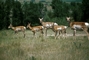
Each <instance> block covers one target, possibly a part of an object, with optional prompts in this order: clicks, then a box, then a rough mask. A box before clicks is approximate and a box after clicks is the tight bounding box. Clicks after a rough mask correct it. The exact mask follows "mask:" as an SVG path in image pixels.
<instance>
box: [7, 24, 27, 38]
mask: <svg viewBox="0 0 89 60" xmlns="http://www.w3.org/2000/svg"><path fill="white" fill-rule="evenodd" d="M8 28H11V29H13V30H14V31H15V33H17V32H18V31H22V32H23V34H24V37H25V30H26V27H25V26H16V27H13V26H12V24H10V25H9V26H8Z"/></svg>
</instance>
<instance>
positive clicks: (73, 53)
mask: <svg viewBox="0 0 89 60" xmlns="http://www.w3.org/2000/svg"><path fill="white" fill-rule="evenodd" d="M71 33H72V31H71V30H70V29H68V30H67V34H71ZM77 34H80V35H81V36H77V37H76V40H74V39H73V37H72V36H67V38H66V39H62V38H60V39H56V40H55V39H54V32H52V31H51V30H48V35H49V36H47V37H44V38H41V37H39V33H37V36H38V37H37V38H34V37H33V35H32V32H31V31H30V30H26V38H23V34H22V33H21V32H19V33H18V34H15V33H14V32H13V30H2V31H0V60H89V40H88V39H87V37H86V36H82V34H84V32H80V31H78V32H77Z"/></svg>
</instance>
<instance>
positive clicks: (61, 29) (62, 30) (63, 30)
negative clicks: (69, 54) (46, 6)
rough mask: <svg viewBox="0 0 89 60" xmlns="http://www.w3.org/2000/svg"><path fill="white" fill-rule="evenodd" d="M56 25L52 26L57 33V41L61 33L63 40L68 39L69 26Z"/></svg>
mask: <svg viewBox="0 0 89 60" xmlns="http://www.w3.org/2000/svg"><path fill="white" fill-rule="evenodd" d="M54 24H55V23H54ZM54 24H53V26H52V29H53V31H54V32H55V39H57V37H58V36H59V35H60V34H61V33H62V34H63V38H64V37H66V29H67V26H64V25H54ZM57 34H58V36H57Z"/></svg>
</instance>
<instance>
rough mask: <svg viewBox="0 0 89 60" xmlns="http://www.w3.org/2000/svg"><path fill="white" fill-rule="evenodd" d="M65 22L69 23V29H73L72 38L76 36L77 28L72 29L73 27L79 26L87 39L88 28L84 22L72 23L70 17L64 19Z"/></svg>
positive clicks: (88, 34)
mask: <svg viewBox="0 0 89 60" xmlns="http://www.w3.org/2000/svg"><path fill="white" fill-rule="evenodd" d="M66 19H67V21H68V22H69V23H70V27H71V28H72V29H73V36H75V34H76V30H77V28H74V25H79V26H81V29H82V30H83V31H84V32H85V33H86V34H87V36H88V39H89V33H88V31H87V30H88V27H87V26H86V25H85V22H72V21H71V17H66Z"/></svg>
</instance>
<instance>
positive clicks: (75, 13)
mask: <svg viewBox="0 0 89 60" xmlns="http://www.w3.org/2000/svg"><path fill="white" fill-rule="evenodd" d="M50 6H51V7H52V8H51V7H50ZM67 16H71V17H73V18H74V20H75V21H86V22H89V0H83V1H81V2H63V1H61V0H52V2H51V4H48V3H46V4H43V3H42V2H39V3H35V2H33V1H30V2H24V3H20V2H19V1H17V0H6V1H5V2H2V0H0V30H2V29H7V28H8V25H9V24H10V23H11V24H13V26H18V25H24V26H26V25H27V23H28V22H30V23H31V24H32V25H33V26H36V25H41V24H40V21H39V19H38V18H39V17H43V18H44V21H53V22H57V23H58V24H63V25H67V21H66V17H67Z"/></svg>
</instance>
